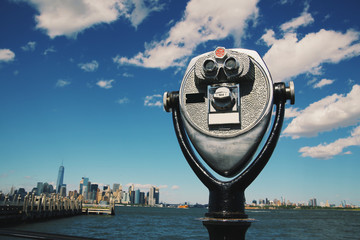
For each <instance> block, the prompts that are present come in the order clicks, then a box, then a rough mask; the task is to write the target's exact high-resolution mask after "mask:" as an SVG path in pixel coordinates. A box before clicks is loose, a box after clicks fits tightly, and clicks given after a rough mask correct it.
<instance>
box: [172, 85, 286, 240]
mask: <svg viewBox="0 0 360 240" xmlns="http://www.w3.org/2000/svg"><path fill="white" fill-rule="evenodd" d="M287 92H288V91H287V89H286V87H285V84H284V83H276V84H274V104H275V105H276V116H275V120H274V124H273V127H272V130H271V132H270V134H269V137H268V139H267V141H266V143H265V144H264V146H263V148H262V150H261V151H260V153H259V155H258V156H257V157H256V158H255V159H254V160H253V161H252V163H251V165H250V166H248V167H247V168H246V169H245V170H244V171H243V172H242V173H241V174H240V175H239V176H237V177H235V178H234V179H232V180H230V181H227V182H224V181H220V180H218V179H217V178H215V177H214V176H213V175H212V174H211V173H210V172H209V171H208V170H207V169H206V168H205V167H204V166H203V165H202V163H201V162H200V161H199V159H198V158H197V157H196V155H195V154H194V151H193V149H192V147H191V145H190V143H189V140H188V138H187V135H186V133H185V130H184V126H183V122H182V119H181V116H180V109H179V102H178V92H173V93H171V94H170V96H169V98H170V99H169V103H170V107H171V108H172V113H173V123H174V128H175V132H176V136H177V139H178V141H179V144H180V147H181V150H182V152H183V154H184V156H185V158H186V160H187V162H188V164H189V165H190V167H191V168H192V170H193V171H194V173H195V174H196V176H197V177H198V178H199V179H200V181H201V182H202V183H203V184H204V185H205V186H206V187H207V188H208V189H209V212H208V213H207V214H205V218H203V219H202V221H203V225H204V226H205V227H206V228H207V230H208V232H209V237H210V239H216V240H217V239H229V240H231V239H245V234H246V231H247V229H248V228H249V227H250V225H251V222H253V221H254V219H249V218H248V216H247V215H246V214H245V194H244V191H245V189H246V188H247V187H248V186H249V185H250V184H251V183H252V182H253V181H254V180H255V178H256V177H257V176H258V175H259V174H260V172H261V171H262V169H263V168H264V167H265V165H266V164H267V162H268V161H269V159H270V157H271V155H272V153H273V151H274V149H275V146H276V143H277V141H278V139H279V136H280V132H281V127H282V123H283V120H284V112H285V102H286V100H287V99H289V96H290V95H289V93H287Z"/></svg>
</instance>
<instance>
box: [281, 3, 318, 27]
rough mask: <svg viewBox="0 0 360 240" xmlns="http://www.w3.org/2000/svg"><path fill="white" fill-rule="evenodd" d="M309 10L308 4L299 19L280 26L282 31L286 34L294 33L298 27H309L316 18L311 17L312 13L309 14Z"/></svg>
mask: <svg viewBox="0 0 360 240" xmlns="http://www.w3.org/2000/svg"><path fill="white" fill-rule="evenodd" d="M308 8H309V5H308V4H306V6H305V9H304V11H303V12H302V14H301V15H300V16H299V17H297V18H293V19H291V20H290V21H289V22H286V23H284V24H282V25H281V26H280V29H281V30H283V31H284V32H286V31H294V30H295V29H297V28H298V27H301V26H307V25H309V24H311V23H313V22H314V18H313V17H312V16H311V14H310V13H308V12H307V10H308Z"/></svg>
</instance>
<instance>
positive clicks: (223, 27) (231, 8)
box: [113, 0, 258, 69]
mask: <svg viewBox="0 0 360 240" xmlns="http://www.w3.org/2000/svg"><path fill="white" fill-rule="evenodd" d="M257 2H258V0H251V1H248V0H243V1H239V0H223V1H212V2H211V4H209V1H207V0H191V1H189V2H188V4H187V6H186V10H185V13H184V17H183V18H182V20H180V21H179V22H177V23H176V24H175V25H174V26H173V27H172V28H171V29H170V31H169V33H168V34H167V37H166V38H165V39H163V40H161V41H154V42H151V43H148V44H146V45H145V51H144V52H139V53H138V54H136V55H135V56H134V57H132V58H127V57H123V56H119V55H118V56H116V57H115V58H114V59H113V60H114V62H116V63H118V64H120V65H123V64H131V65H137V66H142V67H147V68H160V69H165V68H168V67H172V66H184V65H185V62H186V61H187V58H188V57H189V56H190V55H191V54H192V52H193V51H194V50H195V48H196V47H197V46H198V45H199V44H201V43H204V42H207V41H210V40H219V39H224V38H226V37H229V36H232V37H233V38H234V40H235V42H236V45H237V46H239V45H240V40H241V38H242V37H243V36H244V35H245V33H244V29H245V28H246V27H247V24H248V22H249V20H250V19H252V20H255V19H256V17H257V14H258V8H257V6H256V5H257Z"/></svg>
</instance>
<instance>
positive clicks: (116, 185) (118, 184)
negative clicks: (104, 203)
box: [112, 183, 121, 192]
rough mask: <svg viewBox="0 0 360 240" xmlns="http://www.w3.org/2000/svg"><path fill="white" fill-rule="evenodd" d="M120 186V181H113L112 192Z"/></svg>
mask: <svg viewBox="0 0 360 240" xmlns="http://www.w3.org/2000/svg"><path fill="white" fill-rule="evenodd" d="M120 186H121V185H120V183H114V184H113V189H112V191H113V192H116V191H117V190H119V189H120Z"/></svg>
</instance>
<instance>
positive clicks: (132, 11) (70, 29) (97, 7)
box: [28, 0, 163, 38]
mask: <svg viewBox="0 0 360 240" xmlns="http://www.w3.org/2000/svg"><path fill="white" fill-rule="evenodd" d="M28 2H29V3H31V4H32V5H33V6H34V7H35V8H36V9H37V10H38V12H39V14H38V15H37V16H36V17H35V19H36V22H37V25H36V27H37V28H38V29H42V30H44V31H45V32H46V33H47V35H48V36H49V37H50V38H55V37H57V36H62V35H64V36H67V37H70V38H76V36H77V34H78V33H80V32H82V31H84V30H85V29H87V28H90V27H92V26H94V25H97V24H102V23H111V22H113V21H116V20H117V19H118V18H119V17H124V18H126V19H128V20H129V21H130V22H131V24H132V25H133V26H134V27H135V28H136V27H137V26H138V25H139V24H140V23H141V22H142V21H143V20H144V19H145V18H146V17H147V16H148V15H149V14H150V13H151V12H153V11H160V10H161V9H162V6H163V5H162V4H159V1H158V0H132V1H131V0H102V1H98V0H77V1H63V0H52V1H48V0H28Z"/></svg>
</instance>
